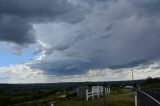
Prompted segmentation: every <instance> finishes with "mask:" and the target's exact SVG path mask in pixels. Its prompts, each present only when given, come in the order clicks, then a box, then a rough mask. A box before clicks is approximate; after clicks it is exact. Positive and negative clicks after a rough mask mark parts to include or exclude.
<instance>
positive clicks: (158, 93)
mask: <svg viewBox="0 0 160 106" xmlns="http://www.w3.org/2000/svg"><path fill="white" fill-rule="evenodd" d="M137 94H138V100H139V101H140V106H160V89H148V88H143V89H141V90H140V91H137Z"/></svg>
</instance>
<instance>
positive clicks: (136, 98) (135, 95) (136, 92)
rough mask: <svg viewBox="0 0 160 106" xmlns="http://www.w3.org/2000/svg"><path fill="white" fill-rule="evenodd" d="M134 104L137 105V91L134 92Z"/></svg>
mask: <svg viewBox="0 0 160 106" xmlns="http://www.w3.org/2000/svg"><path fill="white" fill-rule="evenodd" d="M135 106H137V92H135Z"/></svg>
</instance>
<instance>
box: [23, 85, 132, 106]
mask: <svg viewBox="0 0 160 106" xmlns="http://www.w3.org/2000/svg"><path fill="white" fill-rule="evenodd" d="M131 92H132V91H131V90H129V89H119V88H112V89H111V95H108V96H105V97H102V96H101V97H100V98H99V99H98V98H97V97H95V99H94V100H92V99H91V98H90V99H89V101H86V100H85V99H81V98H76V97H74V98H58V97H55V96H48V97H46V98H44V99H43V100H44V101H43V100H42V99H41V100H40V101H39V103H38V104H39V105H40V106H48V101H49V100H51V99H53V100H54V101H56V102H57V103H56V104H55V106H134V96H133V95H130V94H127V93H131ZM47 100H48V101H47ZM83 104H84V105H83ZM36 105H37V104H36V102H34V103H29V104H27V105H25V106H36Z"/></svg>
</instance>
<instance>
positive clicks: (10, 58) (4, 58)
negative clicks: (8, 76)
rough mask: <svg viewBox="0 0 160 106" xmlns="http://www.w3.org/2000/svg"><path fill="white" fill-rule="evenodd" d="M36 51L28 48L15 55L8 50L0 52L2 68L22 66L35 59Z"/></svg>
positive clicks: (0, 65)
mask: <svg viewBox="0 0 160 106" xmlns="http://www.w3.org/2000/svg"><path fill="white" fill-rule="evenodd" d="M34 51H35V50H34V49H33V48H26V49H24V50H22V52H21V54H14V53H13V52H11V51H10V50H8V49H3V50H1V51H0V67H2V66H8V65H11V64H21V63H25V62H26V61H28V60H30V59H33V58H34Z"/></svg>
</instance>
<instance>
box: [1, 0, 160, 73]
mask: <svg viewBox="0 0 160 106" xmlns="http://www.w3.org/2000/svg"><path fill="white" fill-rule="evenodd" d="M2 1H3V2H2V3H3V4H5V3H6V2H7V1H8V2H9V0H2ZM64 1H65V0H60V1H59V0H58V1H50V0H47V1H43V0H34V2H33V1H31V0H29V1H25V2H22V1H20V0H15V2H13V6H14V7H18V6H19V7H18V8H13V7H12V8H11V7H10V8H9V7H8V8H9V10H5V7H3V5H1V4H2V3H1V4H0V7H3V8H4V9H3V10H0V17H1V18H0V19H1V20H0V22H1V21H2V20H6V19H7V18H3V17H8V20H10V19H12V20H13V19H20V20H21V21H22V24H24V26H26V28H22V29H21V30H22V32H23V30H24V32H25V34H23V33H22V35H23V36H20V35H18V34H14V36H15V37H19V36H20V37H19V40H20V41H21V42H18V41H19V40H18V41H16V40H17V39H16V40H14V39H11V38H10V37H6V36H4V35H3V33H4V34H5V33H6V32H3V31H5V30H0V39H1V40H3V41H11V42H15V43H17V44H24V43H25V42H34V41H35V40H40V41H42V42H43V43H45V44H46V45H47V46H48V48H46V51H45V56H44V58H43V59H42V60H41V61H38V62H37V63H35V64H32V65H31V67H32V68H38V69H41V70H43V71H44V73H46V74H56V75H67V74H68V75H71V74H82V73H85V72H87V71H88V70H90V69H102V68H106V67H109V68H112V69H115V68H116V69H118V68H125V67H134V66H137V65H141V64H146V63H148V62H150V61H153V60H157V59H158V58H159V57H160V49H159V48H160V42H159V41H160V30H159V28H160V20H159V19H160V10H159V9H158V8H159V6H158V4H160V2H159V0H155V1H153V0H134V1H131V0H114V1H112V0H100V1H99V0H94V2H93V3H91V4H90V2H91V1H90V0H88V1H87V2H86V1H85V0H82V1H81V0H76V1H74V0H68V1H65V2H64ZM32 2H33V3H32ZM27 3H28V4H32V5H29V6H26V4H27ZM17 4H18V6H17ZM11 10H13V11H11ZM2 22H3V21H2ZM7 22H8V21H6V24H7ZM11 22H12V21H11ZM15 22H16V21H15ZM18 22H19V20H18ZM18 22H16V23H17V24H18ZM20 24H21V23H20ZM18 26H21V25H18ZM18 26H17V28H18ZM3 28H4V27H3ZM3 28H2V29H3ZM6 29H8V26H7V27H6ZM8 30H10V32H12V30H13V27H12V26H11V28H9V29H8ZM30 31H34V32H35V35H32V36H31V35H30ZM20 32H21V31H20ZM20 32H19V33H20ZM1 33H2V34H1ZM17 33H18V32H17ZM6 35H8V36H9V35H10V33H9V34H8V33H6ZM16 35H17V36H16ZM21 37H22V38H21ZM2 38H3V39H2ZM43 55H44V54H43Z"/></svg>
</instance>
